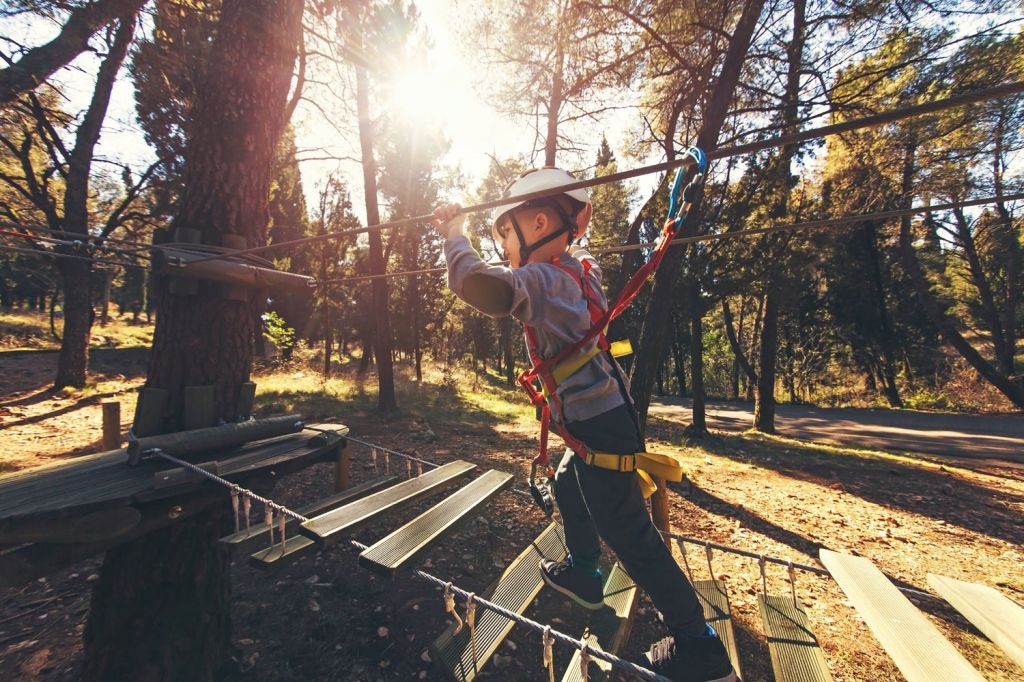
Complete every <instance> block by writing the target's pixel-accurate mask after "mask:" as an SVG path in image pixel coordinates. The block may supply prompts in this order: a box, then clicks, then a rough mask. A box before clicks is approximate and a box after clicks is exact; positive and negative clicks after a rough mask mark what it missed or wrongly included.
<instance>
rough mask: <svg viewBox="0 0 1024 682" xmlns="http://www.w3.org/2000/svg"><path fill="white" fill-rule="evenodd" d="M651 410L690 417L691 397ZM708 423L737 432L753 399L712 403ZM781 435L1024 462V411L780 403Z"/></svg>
mask: <svg viewBox="0 0 1024 682" xmlns="http://www.w3.org/2000/svg"><path fill="white" fill-rule="evenodd" d="M650 412H651V414H652V415H656V416H658V417H662V418H664V419H670V420H672V421H676V422H681V423H689V421H690V401H689V400H683V399H679V398H658V399H657V400H652V401H651V407H650ZM707 416H708V426H709V427H710V428H712V429H717V430H721V431H727V432H730V433H738V432H741V431H746V430H747V429H749V428H750V425H751V424H752V423H753V421H754V406H753V404H752V403H726V402H709V403H708V414H707ZM775 423H776V427H777V429H778V432H779V435H781V436H786V437H789V438H796V439H799V440H810V441H816V442H819V443H830V444H833V445H847V446H852V447H858V448H869V449H876V450H888V451H892V450H904V451H910V452H920V453H926V454H932V455H946V456H953V457H970V458H978V459H990V458H991V459H1005V460H1009V461H1012V462H1016V463H1021V464H1024V416H1022V415H966V414H941V413H933V412H915V411H912V410H865V409H857V408H842V409H826V408H819V407H808V406H804V405H779V406H778V407H777V408H776V421H775Z"/></svg>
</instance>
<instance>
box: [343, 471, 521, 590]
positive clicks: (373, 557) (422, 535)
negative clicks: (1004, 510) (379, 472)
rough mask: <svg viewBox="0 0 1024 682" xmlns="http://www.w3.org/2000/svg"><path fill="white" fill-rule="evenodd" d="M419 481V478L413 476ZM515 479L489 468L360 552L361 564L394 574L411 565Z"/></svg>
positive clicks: (390, 574) (374, 569) (383, 572)
mask: <svg viewBox="0 0 1024 682" xmlns="http://www.w3.org/2000/svg"><path fill="white" fill-rule="evenodd" d="M410 480H416V479H410ZM511 481H512V474H507V473H505V472H503V471H494V470H491V471H488V472H486V473H485V474H484V475H483V476H481V477H480V478H477V479H476V480H474V481H473V482H472V483H470V484H469V485H467V486H465V487H464V488H461V489H459V490H458V491H457V492H456V493H454V494H453V495H451V496H449V497H447V498H445V499H444V500H442V501H441V502H439V503H438V504H436V505H434V506H433V507H431V508H430V509H428V510H427V511H425V512H423V513H422V514H420V515H419V516H417V517H416V518H415V519H413V520H412V521H410V522H409V523H407V524H405V525H404V526H402V527H401V528H399V529H398V530H396V531H395V532H393V533H391V534H390V535H388V536H386V537H384V538H381V539H380V540H378V541H377V542H375V543H374V544H373V545H371V546H370V547H367V548H366V549H364V550H363V551H362V552H360V553H359V563H360V564H361V565H362V566H364V567H366V568H368V569H370V570H371V571H375V572H377V573H382V574H384V575H388V576H393V575H394V574H395V573H396V572H398V571H400V570H401V569H402V568H404V567H405V566H408V565H409V563H411V562H412V560H413V559H415V558H416V557H417V556H418V555H419V554H420V553H421V552H423V551H425V550H426V549H427V547H429V546H430V544H431V543H432V542H434V541H435V540H437V539H438V538H439V537H441V536H442V535H444V534H445V533H447V532H450V531H451V530H452V529H453V528H454V527H455V526H456V525H457V524H458V523H459V522H460V521H462V520H463V519H465V518H466V517H467V516H469V515H470V514H471V513H473V511H475V510H476V509H478V508H479V507H481V506H482V505H483V504H485V503H486V502H487V501H488V500H489V499H491V498H492V497H494V496H495V495H497V494H498V493H499V492H500V491H501V489H502V488H504V487H505V486H507V485H508V484H509V483H510V482H511Z"/></svg>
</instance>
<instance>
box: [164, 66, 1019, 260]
mask: <svg viewBox="0 0 1024 682" xmlns="http://www.w3.org/2000/svg"><path fill="white" fill-rule="evenodd" d="M1022 92H1024V81H1011V82H1009V83H1003V84H1000V85H996V86H993V87H990V88H983V89H981V90H973V91H971V92H965V93H961V94H958V95H952V96H950V97H944V98H942V99H937V100H933V101H931V102H925V103H923V104H915V105H910V106H906V107H901V108H898V109H892V110H890V111H885V112H881V113H877V114H871V115H868V116H863V117H860V118H854V119H850V120H848V121H843V122H842V123H835V124H832V125H827V126H821V127H818V128H812V129H809V130H805V131H801V132H796V133H789V134H786V135H778V136H775V137H770V138H767V139H764V140H759V141H756V142H748V143H745V144H738V145H732V146H729V147H721V148H719V149H715V150H713V151H711V152H709V153H708V159H709V160H716V159H724V158H728V157H732V156H738V155H741V154H750V153H753V152H757V151H762V150H764V149H771V148H774V147H782V146H786V145H790V144H797V143H800V142H806V141H808V140H813V139H816V138H819V137H826V136H829V135H838V134H841V133H846V132H850V131H853V130H859V129H862V128H874V127H877V126H880V125H883V124H885V123H892V122H895V121H900V120H903V119H907V118H913V117H915V116H922V115H925V114H932V113H936V112H939V111H944V110H946V109H952V108H955V107H960V106H965V105H968V104H977V103H979V102H984V101H987V100H991V99H998V98H1002V97H1009V96H1011V95H1016V94H1019V93H1022ZM693 163H694V159H693V157H692V156H689V155H685V156H682V157H680V158H678V159H673V160H671V161H663V162H661V163H656V164H651V165H648V166H640V167H638V168H633V169H630V170H625V171H619V172H617V173H609V174H608V175H603V176H600V177H594V178H589V179H586V180H580V181H578V182H574V183H569V184H567V185H563V186H561V187H557V188H554V189H547V190H539V191H536V192H528V193H526V194H520V195H516V196H514V197H502V198H499V199H492V200H490V201H484V202H482V203H479V204H473V205H471V206H464V207H463V208H462V210H461V213H477V212H480V211H486V210H489V209H492V208H496V207H498V206H504V205H506V204H509V203H515V202H519V201H529V200H531V199H542V198H545V197H550V196H554V195H556V194H562V193H565V192H570V191H572V190H576V189H585V188H588V187H594V186H597V185H604V184H608V183H612V182H621V181H623V180H630V179H632V178H636V177H640V176H642V175H650V174H652V173H662V172H667V171H670V170H674V169H676V168H679V167H680V166H684V165H692V164H693ZM433 217H434V216H433V214H425V215H420V216H413V217H409V218H399V219H396V220H390V221H386V222H383V223H378V224H376V225H368V226H366V227H357V228H350V229H345V230H335V231H332V232H326V233H324V234H320V235H315V236H312V237H302V238H300V239H290V240H286V241H282V242H277V243H275V244H266V245H263V246H253V247H250V248H247V249H239V250H236V251H232V252H229V253H225V254H220V255H216V256H208V257H206V258H201V259H198V260H196V261H194V262H197V263H201V262H203V261H204V260H216V259H219V258H227V257H231V256H240V255H245V254H250V253H262V252H265V251H272V250H276V249H280V248H285V247H288V246H296V245H299V244H313V243H317V242H321V241H329V240H332V239H340V238H342V237H347V236H353V235H359V234H366V233H369V232H379V231H381V230H385V229H393V228H397V227H405V226H409V225H416V224H421V223H428V222H430V221H431V220H433ZM157 248H159V247H157Z"/></svg>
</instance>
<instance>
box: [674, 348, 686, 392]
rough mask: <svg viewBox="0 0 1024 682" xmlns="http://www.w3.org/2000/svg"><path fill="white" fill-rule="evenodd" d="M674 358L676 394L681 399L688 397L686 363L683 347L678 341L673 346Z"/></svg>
mask: <svg viewBox="0 0 1024 682" xmlns="http://www.w3.org/2000/svg"><path fill="white" fill-rule="evenodd" d="M672 357H673V359H674V360H675V362H674V363H673V364H674V365H675V370H676V372H675V373H676V394H677V395H678V396H679V397H680V398H685V397H686V362H685V361H684V359H683V358H684V357H685V356H684V354H683V346H682V344H681V343H680V342H679V341H678V340H676V341H675V342H674V343H673V344H672Z"/></svg>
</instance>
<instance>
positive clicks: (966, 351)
mask: <svg viewBox="0 0 1024 682" xmlns="http://www.w3.org/2000/svg"><path fill="white" fill-rule="evenodd" d="M916 154H917V145H916V143H914V142H910V143H908V144H907V145H906V148H905V149H904V161H903V181H902V185H901V189H902V190H903V191H902V194H901V196H903V197H904V202H906V204H907V205H908V206H909V205H910V204H911V202H913V200H914V195H913V192H912V190H913V179H914V168H915V157H916ZM910 228H911V219H910V216H904V217H902V218H900V258H901V260H902V262H903V267H904V269H906V271H907V274H908V276H909V277H910V281H911V283H912V284H913V285H914V291H915V292H916V293H917V297H918V299H919V300H920V303H921V307H922V308H923V309H924V313H925V315H926V316H927V317H928V319H929V321H930V322H931V323H932V324H933V325H934V326H935V327H936V328H938V330H939V333H940V334H941V335H942V338H943V339H944V340H945V341H946V343H948V344H949V345H951V346H953V348H955V349H956V351H957V352H958V353H960V356H961V357H962V358H963V359H964V360H966V361H967V362H968V364H970V365H971V367H973V368H974V369H975V370H977V372H978V374H980V375H981V376H982V378H984V379H985V380H986V381H988V382H989V383H990V384H992V385H993V386H995V387H996V389H997V390H998V391H999V392H1000V393H1002V394H1003V395H1005V396H1006V397H1007V398H1008V399H1009V400H1010V402H1012V403H1013V404H1014V405H1016V406H1017V407H1018V408H1021V409H1024V386H1021V385H1020V384H1018V383H1015V382H1014V381H1011V380H1010V378H1009V377H1007V376H1005V375H1003V374H1000V372H999V370H997V369H996V368H995V367H993V366H992V364H991V363H990V362H988V361H987V360H986V359H985V358H983V357H982V356H981V354H980V353H979V352H978V351H976V350H975V349H974V347H973V346H971V344H970V343H969V342H968V341H967V339H965V338H964V337H963V335H962V334H961V333H960V331H959V330H958V329H957V328H956V323H955V322H954V321H953V320H952V319H950V317H949V316H948V315H947V314H946V312H945V311H944V310H942V308H941V307H940V306H939V302H938V300H936V298H935V296H934V295H933V294H932V291H931V284H930V283H929V282H928V278H927V276H926V275H925V273H924V270H923V269H922V268H921V263H919V262H918V260H917V252H916V251H915V250H914V239H913V235H912V234H911V231H910Z"/></svg>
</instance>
